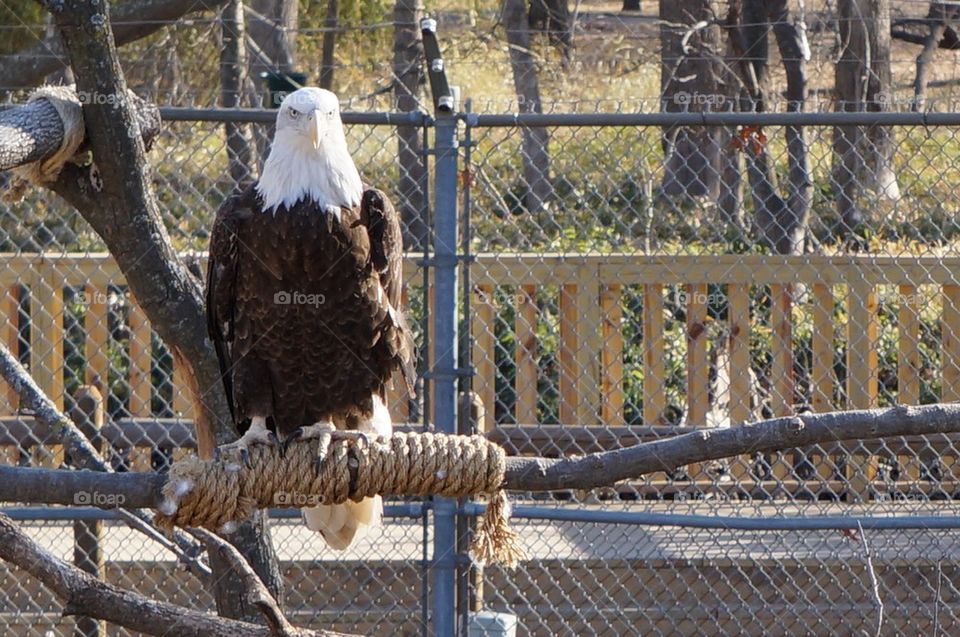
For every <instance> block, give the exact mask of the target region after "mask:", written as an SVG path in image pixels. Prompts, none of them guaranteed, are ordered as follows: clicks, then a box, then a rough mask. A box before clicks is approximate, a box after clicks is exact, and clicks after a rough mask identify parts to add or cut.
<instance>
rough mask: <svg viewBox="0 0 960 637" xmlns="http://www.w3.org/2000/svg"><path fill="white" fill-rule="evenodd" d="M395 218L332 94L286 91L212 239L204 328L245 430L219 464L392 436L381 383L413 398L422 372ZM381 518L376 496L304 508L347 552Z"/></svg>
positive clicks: (216, 223)
mask: <svg viewBox="0 0 960 637" xmlns="http://www.w3.org/2000/svg"><path fill="white" fill-rule="evenodd" d="M397 217H398V216H397V213H396V212H395V211H394V208H393V206H392V205H391V204H390V202H389V200H388V199H387V198H386V196H385V195H384V194H383V193H382V192H381V191H379V190H375V189H368V188H365V186H364V184H363V182H362V181H361V179H360V174H359V172H358V171H357V167H356V165H355V164H354V163H353V159H352V158H351V157H350V153H349V151H348V150H347V141H346V137H345V135H344V130H343V123H342V121H341V119H340V109H339V104H338V100H337V97H336V96H335V95H334V94H333V93H331V92H330V91H326V90H322V89H318V88H302V89H300V90H297V91H295V92H293V93H291V94H289V95H288V96H287V97H286V98H285V99H284V100H283V103H282V104H281V106H280V110H279V112H278V113H277V120H276V133H275V136H274V139H273V144H272V146H271V149H270V154H269V156H268V158H267V161H266V162H265V164H264V167H263V171H262V175H261V177H260V180H259V181H258V182H256V183H255V184H253V185H251V186H250V187H248V188H246V189H245V190H243V191H242V192H239V193H238V194H236V195H234V196H232V197H230V198H229V199H228V200H227V201H225V202H224V204H223V205H222V206H221V207H220V209H219V211H218V212H217V215H216V219H215V221H214V224H213V230H212V233H211V237H210V258H209V265H208V270H207V288H206V313H207V326H208V330H209V333H210V338H211V339H212V341H213V343H214V346H215V348H216V352H217V357H218V359H219V361H220V370H221V376H222V379H223V383H224V387H225V389H226V394H227V398H228V401H229V404H230V409H231V412H232V415H233V418H234V421H235V422H236V424H237V427H238V429H239V430H240V431H243V432H244V433H243V435H242V436H241V438H240V439H239V440H238V441H236V442H235V443H232V444H230V445H224V446H222V447H220V448H219V449H218V455H221V456H223V455H224V454H225V453H227V454H229V455H234V456H240V459H246V458H248V457H249V451H248V447H249V446H250V445H253V444H268V445H276V444H280V445H282V446H283V447H285V446H286V445H287V444H288V443H289V442H290V441H292V440H296V439H303V438H312V437H318V438H321V439H322V440H323V441H325V442H329V440H330V439H331V437H338V436H346V437H350V436H354V437H356V436H362V435H364V434H366V433H369V434H375V435H379V434H383V435H389V434H390V433H391V430H392V425H391V422H390V414H389V411H388V410H387V406H386V402H385V399H386V389H387V386H388V384H389V383H390V382H391V378H392V377H393V376H394V374H395V373H400V374H401V375H402V376H403V378H404V380H405V382H406V384H407V388H408V390H409V391H410V392H411V394H412V392H413V382H414V375H415V372H414V347H413V343H412V339H411V335H410V331H409V329H408V327H407V325H406V323H405V320H404V314H403V312H402V308H401V307H400V290H401V274H402V268H401V266H402V264H401V257H402V252H403V246H402V238H401V230H400V222H399V219H398V218H397ZM324 448H325V447H323V442H321V456H322V455H323V450H324ZM381 513H382V503H381V501H380V498H379V497H377V498H368V499H365V500H363V501H361V502H347V503H346V504H342V505H336V506H315V507H309V508H304V509H303V518H304V521H305V522H306V524H307V526H308V527H309V528H311V529H313V530H315V531H318V532H320V533H321V534H322V536H323V537H324V539H325V540H326V541H327V543H328V544H329V545H330V546H332V547H334V548H337V549H344V548H346V547H347V546H349V545H350V544H351V542H352V541H353V540H354V538H355V537H357V536H358V535H359V533H360V532H362V531H364V530H365V529H366V528H368V527H370V526H372V525H375V524H378V523H379V520H380V516H381Z"/></svg>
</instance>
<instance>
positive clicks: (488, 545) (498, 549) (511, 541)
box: [470, 491, 526, 568]
mask: <svg viewBox="0 0 960 637" xmlns="http://www.w3.org/2000/svg"><path fill="white" fill-rule="evenodd" d="M470 553H471V555H472V556H473V559H474V561H475V562H477V564H479V565H480V566H485V565H487V564H501V565H503V566H505V567H507V568H515V567H516V566H517V564H519V563H520V561H521V560H523V559H526V554H525V553H524V551H523V548H521V546H520V534H519V533H517V532H516V531H514V530H513V529H511V528H510V500H509V499H507V494H506V492H505V491H498V492H496V493H495V494H493V495H491V496H490V502H489V503H488V504H487V510H486V512H485V513H484V514H483V518H482V519H481V520H480V528H479V529H477V532H476V534H474V536H473V543H472V544H471V546H470Z"/></svg>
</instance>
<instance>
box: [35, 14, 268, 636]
mask: <svg viewBox="0 0 960 637" xmlns="http://www.w3.org/2000/svg"><path fill="white" fill-rule="evenodd" d="M42 2H43V4H44V5H45V6H46V7H47V9H48V10H49V11H50V13H51V15H52V16H53V19H54V22H55V24H56V27H57V30H58V31H59V33H60V36H61V40H62V42H63V50H64V51H65V52H66V54H67V57H68V59H69V60H70V64H71V67H72V69H73V72H74V75H75V76H76V85H77V92H78V94H80V95H86V96H89V97H90V99H88V100H87V101H86V102H85V103H84V105H83V117H84V122H85V125H86V132H87V136H88V139H87V142H88V143H89V146H90V150H91V152H92V153H93V159H94V162H95V163H96V165H97V168H98V170H99V173H100V179H99V180H96V182H94V181H91V179H90V178H89V177H90V174H89V170H88V169H82V168H77V167H72V166H70V165H69V164H68V170H64V171H62V172H61V173H60V176H59V179H58V180H57V182H56V183H55V184H54V185H53V189H54V190H55V191H56V192H57V193H58V194H60V195H61V196H63V197H64V198H65V199H67V201H68V202H69V203H71V204H73V205H74V206H75V207H77V209H78V210H79V212H80V213H81V215H83V217H84V219H85V220H86V221H87V222H88V223H89V224H90V225H91V227H92V228H93V229H94V230H95V231H96V232H97V234H98V235H99V236H100V237H101V238H102V239H103V241H104V243H105V244H106V246H107V248H108V249H109V250H110V253H111V255H112V256H113V258H114V259H115V260H116V262H117V265H118V266H119V268H120V270H121V272H122V273H123V275H124V278H125V279H126V281H127V284H128V285H129V287H130V290H131V292H132V293H133V296H134V297H135V298H136V301H137V304H138V305H139V306H140V307H141V308H142V309H143V311H144V313H145V314H146V315H147V318H148V319H150V323H151V325H152V326H153V327H154V329H155V330H156V332H157V334H158V335H159V336H160V338H162V339H163V341H164V342H165V343H166V344H167V345H168V346H169V347H170V350H171V352H172V354H173V357H174V360H175V366H176V367H177V368H178V369H182V370H183V372H184V374H183V378H184V381H185V384H186V386H187V388H188V389H189V391H190V394H191V397H192V399H193V403H194V411H195V413H196V414H197V415H196V420H195V422H194V425H195V427H196V430H197V441H198V447H199V451H200V454H201V455H204V456H209V455H211V454H212V453H213V449H214V447H215V446H216V445H217V444H223V443H226V442H230V441H231V440H233V439H235V438H236V432H235V429H234V426H233V422H232V421H231V418H230V410H229V408H228V406H227V400H226V394H225V392H224V389H223V384H222V381H221V375H220V367H219V365H218V364H217V359H216V356H215V354H214V352H213V345H212V343H211V342H210V339H209V338H208V337H207V325H206V320H205V316H204V309H203V306H204V300H203V293H202V289H201V282H200V281H199V279H198V278H197V277H195V276H194V275H193V274H191V273H190V271H189V270H188V268H187V267H186V264H184V263H183V262H182V261H181V260H180V259H179V258H178V257H177V254H176V252H175V251H174V249H173V246H172V244H171V241H170V237H169V235H168V234H167V231H166V228H165V227H164V225H163V220H162V218H161V215H160V210H159V207H158V205H157V200H156V197H155V196H154V193H153V188H152V185H151V175H150V167H149V165H148V164H147V161H146V156H145V154H146V153H145V148H144V144H143V141H142V139H141V132H140V130H139V127H138V122H137V120H136V117H135V113H134V109H133V107H132V106H131V104H130V100H129V99H127V95H128V93H127V87H126V81H125V79H124V76H123V72H122V70H121V68H120V62H119V59H118V56H117V50H116V44H115V39H114V33H113V29H112V25H111V22H110V9H109V7H110V5H109V3H107V2H88V1H86V0H42ZM136 5H137V0H132V2H129V3H124V4H121V5H119V6H118V7H117V8H118V14H117V18H118V28H121V27H122V26H123V25H122V24H120V22H123V21H124V17H123V16H124V15H128V16H129V15H130V14H123V13H119V10H120V7H125V8H129V7H130V6H136ZM207 6H214V5H213V4H212V3H211V4H208V5H207ZM141 9H142V7H141ZM136 11H137V12H135V13H134V14H133V16H136V17H137V18H139V19H143V17H144V16H143V15H142V11H141V10H140V9H137V10H136ZM183 11H186V9H184V10H183ZM183 11H182V12H183ZM182 12H181V13H182ZM154 17H156V16H154ZM174 17H175V16H174ZM127 19H128V20H129V19H130V17H127ZM231 541H232V542H234V543H235V545H237V546H238V547H239V548H240V549H241V551H242V552H243V553H244V555H245V556H247V558H248V560H249V561H250V563H251V564H252V565H253V566H254V568H255V569H256V570H257V572H258V573H259V574H260V576H261V578H263V580H264V582H265V583H267V585H268V586H269V587H270V588H271V590H273V591H275V592H276V596H277V597H281V591H282V579H281V577H280V572H279V567H278V565H277V560H276V554H275V553H274V549H273V546H272V544H271V542H270V538H269V528H268V527H267V526H266V522H265V519H264V517H263V515H256V516H254V517H253V518H252V519H251V520H249V521H248V522H246V523H244V524H241V525H240V527H239V529H238V531H237V533H236V534H235V535H234V536H233V537H232V538H231ZM211 566H212V568H213V571H214V574H215V575H216V574H217V573H218V572H219V571H220V569H221V566H222V565H221V564H220V563H219V562H218V560H217V559H216V556H215V555H211ZM214 581H215V590H214V593H215V596H216V599H217V607H218V609H219V610H220V612H221V613H222V614H225V615H230V616H234V617H239V616H244V617H247V616H249V617H251V618H254V617H255V618H259V614H258V613H256V612H255V611H253V610H252V609H251V612H249V613H247V612H246V611H247V609H243V608H236V607H233V606H232V605H231V602H232V600H235V599H236V598H237V597H238V596H237V595H236V594H234V592H233V590H232V586H233V581H232V580H231V579H230V578H220V577H215V578H214Z"/></svg>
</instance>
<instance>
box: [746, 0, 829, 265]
mask: <svg viewBox="0 0 960 637" xmlns="http://www.w3.org/2000/svg"><path fill="white" fill-rule="evenodd" d="M740 6H741V5H740V4H739V3H736V2H731V5H730V7H731V10H730V13H729V14H728V21H727V24H728V35H729V37H730V39H731V45H732V46H731V50H732V53H733V55H732V56H731V62H730V66H731V67H732V68H735V69H737V72H738V77H739V81H740V83H741V85H742V86H743V88H742V98H741V100H740V109H741V110H743V111H745V112H763V111H765V110H767V109H768V104H767V96H768V95H769V92H770V91H769V86H768V84H769V72H768V63H769V56H770V52H769V46H768V41H767V34H768V33H769V32H770V30H771V27H772V30H773V31H774V34H775V35H776V38H777V45H778V47H779V50H780V57H781V59H782V60H783V65H784V69H785V71H786V76H787V100H788V103H787V110H788V111H791V112H798V111H802V110H803V105H804V101H805V97H806V70H805V62H806V59H805V58H806V42H805V40H804V36H803V32H802V31H801V30H800V29H799V28H798V27H797V25H796V24H795V23H794V22H793V21H791V19H790V12H789V9H788V8H787V4H786V0H774V1H773V2H765V1H763V0H745V2H743V5H742V7H743V11H742V14H741V13H740V11H739V9H740ZM760 133H761V131H756V132H755V134H756V135H757V137H756V138H747V139H744V140H741V147H742V149H743V152H744V153H745V154H746V156H747V177H748V181H749V183H750V191H751V196H752V199H753V206H754V221H755V225H756V228H757V233H758V235H759V236H758V238H759V239H760V240H761V241H762V242H764V243H765V244H767V245H769V246H770V247H772V248H773V249H774V250H775V251H776V252H777V253H778V254H800V253H801V252H802V251H803V243H804V238H805V236H806V227H807V219H808V217H809V213H810V203H811V196H812V189H813V182H812V180H811V178H810V166H809V159H808V156H807V146H806V140H805V139H804V132H803V129H802V127H798V126H788V127H786V131H785V134H786V138H787V162H788V166H789V169H788V180H787V191H788V192H787V196H786V197H784V196H782V195H781V192H780V188H779V187H778V185H777V175H776V170H775V168H774V163H773V161H772V160H771V159H770V156H769V151H768V150H767V147H766V143H765V141H763V139H762V138H761V137H759V135H760Z"/></svg>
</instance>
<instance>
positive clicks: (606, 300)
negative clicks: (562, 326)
mask: <svg viewBox="0 0 960 637" xmlns="http://www.w3.org/2000/svg"><path fill="white" fill-rule="evenodd" d="M600 312H601V315H602V317H603V318H602V322H603V332H602V341H603V345H602V349H601V357H600V358H601V360H600V379H601V381H600V405H601V417H600V421H601V422H602V423H605V424H608V425H624V424H626V420H625V418H624V413H623V404H624V392H623V325H622V323H623V310H622V308H621V306H620V285H619V284H616V283H612V284H610V285H604V286H603V287H601V288H600Z"/></svg>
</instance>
